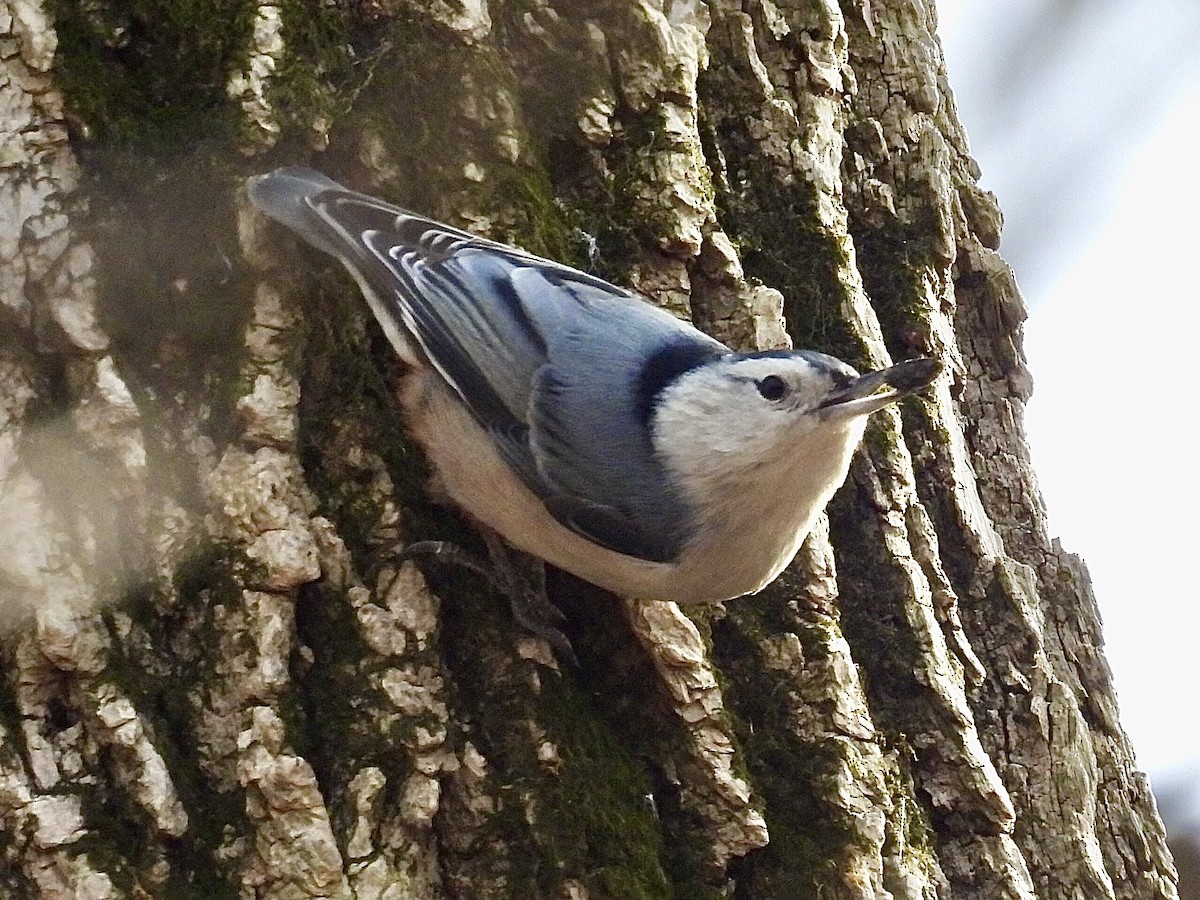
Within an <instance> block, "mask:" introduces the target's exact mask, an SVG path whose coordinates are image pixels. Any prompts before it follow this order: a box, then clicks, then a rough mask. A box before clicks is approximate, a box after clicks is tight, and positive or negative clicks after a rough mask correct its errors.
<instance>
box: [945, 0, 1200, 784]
mask: <svg viewBox="0 0 1200 900" xmlns="http://www.w3.org/2000/svg"><path fill="white" fill-rule="evenodd" d="M1144 2H1148V3H1149V4H1150V5H1151V6H1153V7H1155V10H1154V12H1155V13H1156V15H1154V16H1151V17H1149V18H1150V19H1152V20H1153V21H1154V22H1155V26H1154V28H1153V30H1152V31H1153V33H1155V34H1158V35H1160V36H1162V37H1161V38H1160V39H1161V40H1162V41H1163V42H1164V47H1165V48H1166V49H1165V50H1164V49H1162V48H1155V47H1150V48H1148V49H1144V50H1143V51H1142V52H1143V53H1144V55H1143V56H1142V57H1137V56H1136V55H1135V54H1136V52H1137V51H1136V50H1135V48H1137V47H1138V45H1139V42H1141V41H1142V38H1144V37H1146V35H1147V34H1148V32H1147V31H1145V22H1146V21H1147V19H1146V18H1145V17H1144V16H1143V17H1142V18H1141V20H1140V21H1141V26H1142V27H1135V24H1134V23H1131V22H1130V21H1124V22H1119V21H1115V20H1118V19H1123V18H1124V17H1125V16H1126V15H1128V16H1133V17H1138V16H1139V15H1142V14H1144V13H1146V12H1147V10H1146V9H1144V8H1143V9H1141V10H1140V12H1139V6H1140V4H1130V5H1128V6H1124V8H1123V9H1121V8H1120V5H1118V6H1116V7H1114V6H1113V5H1108V4H1105V3H1104V2H1102V0H1096V2H1092V3H1090V4H1087V6H1086V9H1085V13H1086V15H1088V16H1089V17H1090V18H1089V21H1088V24H1087V25H1086V27H1083V28H1081V29H1080V32H1082V36H1081V34H1080V32H1077V33H1076V34H1075V35H1074V40H1075V41H1076V42H1077V43H1078V44H1079V49H1078V51H1077V52H1076V51H1074V50H1073V49H1072V47H1071V46H1070V44H1071V41H1072V39H1073V38H1072V36H1071V35H1070V34H1067V33H1066V32H1065V31H1064V33H1063V35H1062V37H1061V42H1060V44H1059V45H1058V46H1057V47H1055V46H1054V44H1055V40H1058V39H1059V38H1058V36H1057V35H1052V36H1051V37H1050V38H1048V39H1044V44H1045V47H1043V50H1045V49H1046V48H1049V50H1050V51H1057V52H1058V53H1059V55H1058V56H1057V57H1055V58H1053V59H1048V60H1047V61H1046V65H1045V66H1044V67H1042V66H1040V65H1039V60H1038V59H1032V60H1030V59H1025V60H1024V61H1023V62H1024V64H1025V66H1026V68H1025V69H1020V68H1018V69H1016V71H1015V75H1014V71H1013V70H1012V69H1011V68H1010V69H1008V70H1007V71H1006V70H1005V64H1004V62H1003V61H1001V62H997V61H996V60H993V59H989V58H988V53H989V50H991V49H992V48H994V47H996V46H1003V45H1004V41H1003V40H1002V39H1001V31H1002V29H1005V28H1009V29H1011V30H1010V31H1009V33H1008V40H1009V41H1010V42H1011V41H1012V35H1013V34H1014V33H1018V34H1019V30H1018V29H1019V28H1020V27H1021V23H1020V22H1016V23H1015V24H1014V21H1015V20H1017V19H1020V18H1021V17H1022V16H1023V15H1024V16H1029V15H1032V16H1034V17H1035V18H1036V16H1037V15H1039V14H1042V13H1044V12H1045V10H1046V9H1047V7H1049V6H1052V5H1053V2H1052V0H1010V2H1006V3H995V2H994V0H941V2H938V4H937V5H938V9H939V17H940V23H941V25H940V29H939V31H940V34H941V36H942V40H943V44H944V46H945V51H946V56H947V60H948V69H949V74H950V83H951V85H952V86H953V87H954V89H955V92H956V95H957V99H958V106H959V113H960V115H961V118H962V119H963V122H964V124H965V125H966V128H967V133H968V136H969V137H970V138H971V142H972V148H973V152H974V153H975V155H976V157H977V158H978V159H979V161H980V163H981V166H982V168H983V170H984V179H983V183H984V185H985V186H990V187H992V188H993V189H994V190H996V192H997V194H998V195H999V199H1000V204H1001V207H1002V208H1003V209H1004V210H1005V240H1004V244H1003V245H1002V247H1001V252H1002V253H1005V252H1006V251H1007V254H1006V255H1008V256H1009V257H1010V262H1013V263H1014V265H1015V268H1016V273H1017V280H1018V282H1020V283H1022V284H1023V286H1024V287H1025V288H1026V291H1027V292H1026V300H1027V301H1028V302H1029V304H1030V307H1031V315H1030V318H1029V321H1028V323H1027V325H1026V341H1025V346H1026V351H1027V354H1028V356H1029V361H1030V367H1031V369H1032V371H1033V376H1034V383H1035V392H1034V397H1033V400H1032V401H1031V402H1030V405H1029V408H1028V412H1029V419H1028V424H1029V431H1030V439H1031V444H1032V453H1033V458H1034V464H1035V466H1036V468H1037V472H1038V477H1039V480H1040V483H1041V486H1042V492H1043V494H1044V495H1045V498H1046V503H1047V506H1048V511H1049V515H1050V524H1051V530H1052V532H1053V533H1054V534H1056V535H1058V536H1059V537H1061V539H1062V542H1063V545H1064V546H1065V547H1066V548H1067V549H1068V550H1071V551H1073V552H1076V553H1078V554H1080V555H1081V556H1083V557H1084V559H1085V560H1086V561H1087V564H1088V567H1089V569H1090V571H1091V573H1092V577H1093V581H1094V584H1095V589H1096V595H1097V598H1098V600H1099V603H1100V607H1101V612H1102V614H1103V616H1104V622H1105V638H1106V641H1107V648H1106V655H1107V657H1108V660H1109V662H1110V664H1111V665H1112V668H1113V670H1114V677H1115V679H1116V684H1117V690H1118V698H1119V701H1120V706H1121V720H1122V724H1123V725H1124V727H1125V729H1126V731H1127V732H1128V733H1129V734H1130V736H1131V738H1132V739H1133V742H1134V746H1135V748H1136V750H1137V755H1138V762H1139V765H1140V766H1141V767H1142V768H1144V769H1145V770H1147V771H1148V772H1149V773H1150V774H1151V776H1152V777H1153V778H1154V779H1155V781H1156V783H1158V784H1166V783H1168V782H1176V783H1177V782H1179V780H1180V779H1186V778H1188V777H1190V778H1192V779H1194V780H1196V782H1197V784H1200V715H1197V714H1196V712H1195V709H1196V702H1195V700H1194V693H1195V691H1196V688H1197V682H1198V679H1197V675H1198V674H1200V650H1198V649H1197V647H1196V641H1197V638H1198V637H1200V587H1198V585H1200V579H1198V578H1197V577H1196V576H1195V575H1194V574H1193V571H1192V563H1193V559H1194V558H1196V559H1200V545H1198V544H1200V542H1198V540H1197V539H1198V538H1200V533H1198V529H1197V526H1196V524H1195V522H1196V519H1195V514H1196V511H1197V510H1200V476H1198V475H1195V474H1193V470H1194V469H1195V468H1197V466H1200V452H1198V449H1197V448H1200V427H1198V426H1197V425H1196V424H1194V423H1195V415H1194V413H1193V411H1192V408H1191V404H1190V403H1189V402H1188V401H1187V399H1186V398H1187V397H1188V396H1190V394H1191V391H1192V390H1194V389H1195V388H1196V387H1197V386H1200V385H1198V384H1197V382H1193V381H1192V379H1193V377H1196V376H1194V375H1193V374H1192V372H1191V371H1190V370H1191V367H1192V366H1193V365H1194V360H1195V359H1196V358H1197V356H1198V354H1197V348H1196V346H1195V344H1196V341H1197V340H1200V272H1197V271H1195V270H1196V269H1197V268H1198V266H1197V263H1196V260H1197V258H1198V257H1200V124H1198V123H1200V78H1198V77H1197V67H1196V66H1184V65H1174V66H1173V65H1172V64H1171V59H1172V58H1173V57H1172V55H1171V50H1172V48H1171V47H1170V46H1169V44H1170V42H1175V43H1178V42H1179V41H1180V40H1183V39H1185V38H1186V37H1187V36H1188V35H1190V34H1193V33H1194V29H1195V28H1196V26H1197V21H1198V20H1197V18H1196V12H1195V10H1196V9H1197V7H1192V8H1191V11H1190V12H1189V9H1188V6H1187V4H1194V3H1195V0H1178V2H1173V0H1144ZM1106 6H1107V8H1105V7H1106ZM1074 9H1075V11H1076V12H1078V11H1079V10H1080V9H1084V8H1083V7H1080V6H1078V5H1076V6H1075V7H1074ZM1169 12H1173V13H1175V14H1176V16H1175V18H1174V19H1173V18H1172V16H1171V15H1170V14H1168V13H1169ZM1106 14H1111V15H1108V17H1107V19H1105V15H1106ZM1160 14H1161V15H1160ZM1102 20H1103V21H1107V22H1108V25H1109V26H1113V27H1111V28H1110V30H1109V31H1108V32H1107V33H1101V32H1099V31H1098V30H1097V29H1098V28H1099V27H1100V26H1099V25H1097V22H1100V21H1102ZM1176 22H1177V23H1178V26H1176ZM1137 35H1140V37H1139V36H1137ZM1190 46H1192V47H1195V46H1197V44H1195V43H1192V44H1191V45H1190ZM1011 48H1012V44H1011V43H1010V44H1009V50H1010V51H1011ZM1186 53H1187V55H1189V56H1191V57H1192V58H1194V59H1196V60H1200V53H1197V52H1195V51H1194V50H1188V51H1186ZM1155 61H1157V62H1158V64H1159V67H1158V68H1157V69H1155V68H1154V63H1155ZM1009 62H1010V63H1011V57H1010V58H1009ZM989 81H990V84H989ZM1014 83H1015V84H1016V85H1017V87H1016V88H1015V89H1014V88H1013V84H1014ZM1006 90H1007V92H1008V93H1007V96H1006V95H1005V93H1004V92H1005V91H1006ZM989 91H990V93H989ZM1006 101H1007V102H1006ZM989 103H990V104H991V109H989V108H988V104H989ZM998 104H999V106H1000V109H999V111H998V112H997V105H998ZM1039 140H1040V146H1039ZM1033 157H1036V158H1033ZM1064 160H1066V161H1067V162H1068V163H1069V164H1073V163H1074V162H1075V161H1078V164H1079V166H1080V168H1081V170H1083V169H1086V168H1089V167H1090V171H1091V174H1090V178H1089V177H1087V172H1086V171H1085V172H1084V176H1085V177H1082V178H1080V177H1079V173H1078V172H1074V171H1072V172H1070V175H1071V177H1072V178H1073V179H1077V180H1076V182H1075V183H1073V184H1070V185H1069V187H1068V189H1067V190H1066V191H1065V192H1062V193H1059V194H1058V195H1057V196H1055V195H1054V194H1053V193H1051V192H1049V191H1045V190H1039V182H1038V180H1037V174H1036V167H1038V166H1053V165H1055V164H1058V165H1062V164H1063V162H1064ZM1189 160H1190V161H1191V167H1193V168H1194V169H1195V170H1196V171H1189V170H1187V168H1188V163H1187V161H1189ZM1031 162H1032V165H1031ZM1181 168H1184V169H1185V171H1183V172H1181ZM1181 175H1182V177H1181ZM1047 198H1049V199H1047ZM1039 203H1040V204H1041V205H1042V207H1043V208H1041V209H1039V208H1038V204H1039ZM1046 207H1051V208H1048V209H1047V208H1046ZM1080 210H1083V214H1080ZM1031 248H1032V250H1031ZM1033 251H1037V252H1033ZM1026 254H1028V256H1027V262H1026V264H1025V265H1022V264H1021V261H1020V260H1019V259H1017V258H1016V257H1017V256H1025V255H1026ZM1193 459H1195V460H1197V462H1193Z"/></svg>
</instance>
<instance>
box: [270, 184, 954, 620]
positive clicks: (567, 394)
mask: <svg viewBox="0 0 1200 900" xmlns="http://www.w3.org/2000/svg"><path fill="white" fill-rule="evenodd" d="M248 187H249V195H250V199H251V201H252V202H253V203H254V204H255V205H256V206H258V207H259V208H260V209H261V210H263V211H264V212H265V213H266V214H267V215H269V216H270V217H271V218H273V219H275V220H277V221H279V222H282V223H283V224H284V225H287V226H288V227H289V228H291V229H292V230H294V231H296V232H297V233H298V234H299V235H300V236H301V237H302V238H304V240H306V241H308V242H309V243H310V244H312V245H313V246H315V247H317V248H318V249H320V250H324V251H325V252H326V253H329V254H332V255H333V256H334V257H336V258H337V259H339V260H341V261H342V263H343V264H344V265H345V266H346V268H347V269H349V270H350V273H351V274H352V275H353V276H354V278H355V279H356V280H357V282H358V284H359V286H360V287H361V288H362V292H363V294H364V295H365V296H366V299H367V302H368V303H369V304H370V306H371V310H372V311H373V312H374V314H375V317H376V318H377V319H378V320H379V323H380V324H381V325H382V326H383V330H384V332H385V333H386V334H387V337H388V339H389V340H390V341H391V343H392V345H393V346H394V347H395V349H396V352H397V353H398V354H399V355H400V356H401V358H402V359H403V360H404V361H405V362H406V363H408V365H409V367H410V370H409V373H408V374H407V375H406V376H405V378H404V381H403V384H402V386H401V389H400V399H401V404H402V406H403V407H404V411H405V414H406V417H407V422H408V425H409V428H410V430H411V432H412V434H413V435H414V437H415V438H416V439H417V440H418V441H419V442H420V444H421V445H422V446H423V447H424V449H425V451H426V453H427V454H428V457H429V461H430V463H431V465H432V466H433V468H434V470H435V472H436V473H437V476H438V478H439V479H440V483H441V485H442V487H443V488H444V490H445V491H446V492H447V493H448V495H449V496H450V498H451V499H452V500H453V501H454V502H455V503H456V504H457V505H458V506H459V507H461V508H462V509H463V510H464V511H465V512H466V513H467V514H468V515H469V516H471V517H473V518H474V519H477V520H478V521H479V522H481V523H483V524H484V525H486V526H488V527H490V528H492V529H494V530H495V531H496V532H499V534H500V535H502V536H503V537H504V538H505V539H506V540H507V541H508V542H509V543H511V544H512V545H513V546H515V547H517V548H519V549H521V550H525V551H526V552H528V553H531V554H533V555H535V556H538V557H541V558H542V559H544V560H546V561H548V562H550V563H553V564H554V565H555V566H558V567H559V568H561V569H565V570H566V571H568V572H572V573H574V574H575V575H578V576H580V577H581V578H584V579H586V580H587V581H590V582H592V583H593V584H596V585H599V586H600V587H603V588H607V589H608V590H611V591H614V592H616V593H618V594H623V595H625V596H628V597H640V598H644V599H654V600H675V601H678V602H680V603H703V602H717V601H721V600H727V599H730V598H733V597H738V596H741V595H743V594H749V593H753V592H755V591H758V590H759V589H761V588H762V587H764V586H765V585H767V584H768V583H769V582H770V581H772V580H773V579H774V578H775V577H776V576H777V575H778V574H779V573H780V572H781V571H782V570H783V568H784V566H786V565H787V564H788V563H789V562H790V561H791V559H792V557H793V556H795V554H796V551H797V550H799V548H800V544H801V542H802V541H803V540H804V537H805V536H806V535H807V533H808V531H809V529H810V528H811V526H812V523H813V520H814V519H816V517H817V516H818V515H819V514H820V513H821V511H822V510H823V509H824V507H825V504H826V502H828V500H829V498H830V497H831V496H832V495H833V492H834V491H835V490H836V489H837V488H838V487H839V486H840V485H841V483H842V482H843V481H844V480H845V477H846V472H847V470H848V468H849V465H850V457H851V455H852V454H853V452H854V449H855V447H857V445H858V443H859V441H860V439H861V438H862V435H863V430H864V428H865V423H866V418H867V416H868V415H869V414H870V413H872V412H875V411H876V410H879V409H882V408H883V407H884V406H886V405H887V404H889V403H891V402H893V401H894V400H896V399H897V398H899V397H901V396H903V395H905V394H908V393H911V392H913V391H915V390H918V389H920V388H922V387H924V386H926V385H928V384H929V383H930V382H931V381H932V380H933V379H934V378H935V377H936V376H937V374H938V372H939V371H940V370H941V364H940V363H938V362H937V361H936V360H933V359H927V358H923V359H914V360H910V361H908V362H902V363H900V364H899V365H895V366H892V367H890V368H887V369H882V370H880V371H877V372H870V373H868V374H866V375H859V374H858V373H857V372H855V371H854V369H852V368H850V366H848V365H846V364H845V363H843V362H841V361H839V360H837V359H834V358H833V357H831V356H826V355H825V354H822V353H817V352H814V351H811V350H797V351H768V352H759V353H734V352H732V351H731V350H730V349H729V348H728V347H726V346H725V345H724V344H722V343H720V342H718V341H716V340H714V339H713V338H711V337H709V336H707V335H705V334H703V333H702V332H700V331H698V330H697V329H695V328H693V327H692V326H691V325H689V324H687V323H686V322H683V321H680V320H679V319H677V318H675V317H674V316H672V315H671V314H669V313H667V312H665V311H664V310H661V309H659V308H657V307H655V306H653V305H652V304H650V303H649V302H647V301H645V300H643V299H642V298H640V297H638V296H637V295H635V294H633V293H631V292H630V291H627V290H624V289H623V288H619V287H615V286H613V285H611V284H608V283H607V282H605V281H602V280H600V279H599V278H596V277H594V276H592V275H588V274H586V273H584V272H579V271H577V270H575V269H572V268H569V267H568V266H564V265H561V264H559V263H555V262H551V261H549V260H546V259H541V258H539V257H536V256H533V255H532V254H529V253H525V252H524V251H521V250H518V249H515V248H513V247H508V246H505V245H503V244H498V243H495V242H493V241H489V240H485V239H483V238H480V237H476V236H474V235H471V234H469V233H467V232H464V231H459V230H458V229H455V228H450V227H449V226H446V225H441V224H438V223H437V222H432V221H430V220H428V219H425V218H422V217H421V216H418V215H415V214H413V213H410V212H408V211H406V210H404V209H401V208H399V207H397V206H393V205H392V204H390V203H385V202H383V201H382V200H376V199H374V198H372V197H368V196H366V195H364V194H360V193H357V192H355V191H351V190H347V189H346V188H344V187H342V186H341V185H339V184H338V183H337V182H335V181H332V180H331V179H329V178H327V177H326V176H324V175H322V174H320V173H319V172H315V171H313V170H311V169H303V168H284V169H279V170H277V171H275V172H271V173H269V174H267V175H260V176H257V177H255V178H252V179H250V181H249V185H248Z"/></svg>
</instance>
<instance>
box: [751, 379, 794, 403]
mask: <svg viewBox="0 0 1200 900" xmlns="http://www.w3.org/2000/svg"><path fill="white" fill-rule="evenodd" d="M758 392H759V393H760V394H762V395H763V398H764V399H766V400H772V401H773V400H780V399H782V398H783V395H784V394H786V393H787V382H786V381H784V380H783V379H782V378H780V377H779V376H778V375H768V376H767V377H766V378H764V379H763V380H762V381H760V382H758Z"/></svg>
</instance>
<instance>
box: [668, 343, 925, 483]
mask: <svg viewBox="0 0 1200 900" xmlns="http://www.w3.org/2000/svg"><path fill="white" fill-rule="evenodd" d="M941 369H942V365H941V363H940V362H938V361H937V360H935V359H928V358H923V359H914V360H909V361H907V362H902V363H899V364H897V365H894V366H890V367H889V368H886V369H880V370H879V371H875V372H868V373H867V374H865V375H860V374H858V372H856V371H855V370H854V369H853V368H851V367H850V366H848V365H846V364H845V363H844V362H842V361H841V360H838V359H835V358H833V357H832V356H826V355H825V354H823V353H816V352H814V351H811V350H798V351H773V352H765V353H752V354H729V355H726V356H722V357H719V358H717V359H714V360H712V361H711V362H709V363H707V364H706V365H702V366H698V367H696V368H693V369H691V370H690V371H688V372H685V373H684V374H683V375H681V376H680V377H679V378H678V379H677V380H676V381H675V382H674V383H673V384H671V385H669V386H667V387H666V388H665V389H664V390H663V391H662V393H661V394H660V396H659V397H658V402H657V404H656V409H655V416H654V422H653V434H654V443H655V448H656V450H657V451H658V452H659V453H660V454H661V456H662V457H663V458H664V459H665V460H666V461H667V464H668V468H669V469H671V470H672V471H673V473H674V474H675V475H676V476H677V477H680V478H683V479H689V478H697V479H699V478H704V479H709V478H713V477H720V476H721V475H722V474H723V473H726V472H729V473H737V472H740V473H742V474H753V473H754V472H756V471H759V470H762V469H763V467H766V466H773V467H774V468H775V469H777V470H784V471H786V470H788V469H793V470H799V471H804V470H808V471H810V472H811V471H813V470H814V469H825V468H831V469H832V470H835V473H836V474H835V476H830V477H836V478H837V479H838V483H840V480H841V478H844V476H845V465H846V464H847V463H848V461H849V455H850V453H851V452H853V450H854V447H855V446H857V444H858V441H859V439H860V438H861V437H862V432H863V429H864V427H865V424H866V418H867V416H868V415H870V414H871V413H873V412H876V411H878V410H880V409H883V408H884V407H885V406H887V405H888V404H890V403H893V402H895V401H896V400H898V399H899V398H901V397H903V396H905V395H907V394H911V393H913V392H914V391H917V390H920V389H921V388H923V387H925V386H926V385H928V384H930V383H931V382H932V381H933V380H934V378H936V377H937V375H938V373H939V372H940V371H941Z"/></svg>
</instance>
